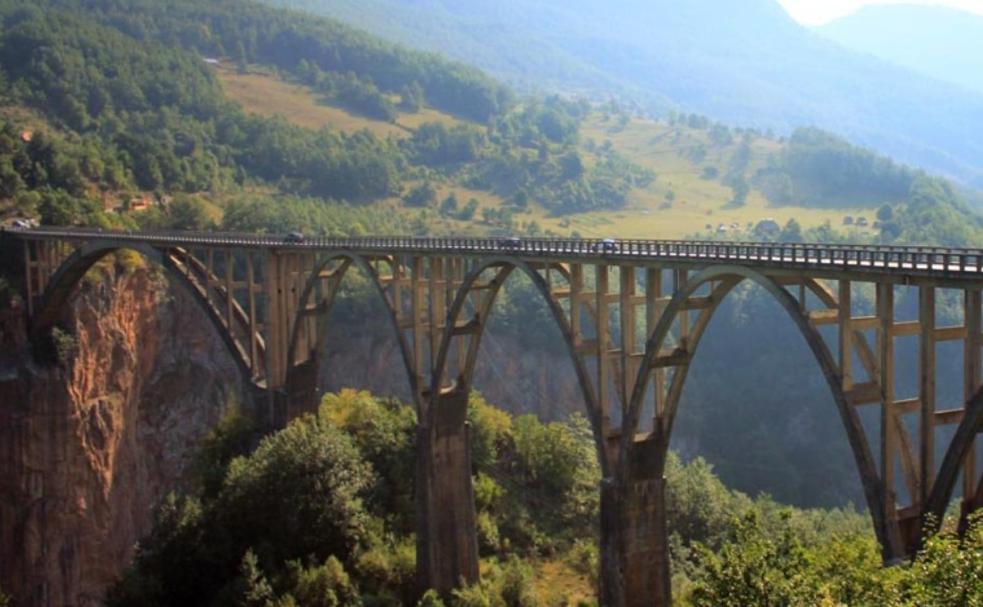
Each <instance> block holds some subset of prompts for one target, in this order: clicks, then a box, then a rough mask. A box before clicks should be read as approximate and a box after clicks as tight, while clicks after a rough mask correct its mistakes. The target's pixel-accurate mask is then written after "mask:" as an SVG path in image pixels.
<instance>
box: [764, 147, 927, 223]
mask: <svg viewBox="0 0 983 607" xmlns="http://www.w3.org/2000/svg"><path fill="white" fill-rule="evenodd" d="M918 175H919V172H918V171H915V170H913V169H910V168H908V167H905V166H903V165H900V164H897V163H895V162H894V161H893V160H891V159H889V158H886V157H884V156H881V155H879V154H876V153H874V152H872V151H870V150H867V149H864V148H860V147H857V146H854V145H851V144H850V143H849V142H847V141H846V140H844V139H842V138H840V137H837V136H836V135H833V134H830V133H828V132H826V131H822V130H820V129H816V128H800V129H797V130H796V131H795V132H794V133H792V136H791V137H789V139H788V141H787V142H786V144H785V146H784V147H783V149H782V151H781V153H780V154H778V155H776V156H775V157H773V158H772V159H771V161H770V163H769V166H768V167H767V168H766V169H764V170H762V171H761V172H759V173H758V175H756V176H755V183H756V184H757V185H759V186H760V187H761V188H762V190H763V191H764V192H765V194H766V195H767V196H768V198H769V199H770V200H771V201H772V202H775V203H777V204H795V205H801V206H832V207H835V206H836V205H849V206H873V205H878V204H884V203H891V204H894V203H898V202H900V201H902V200H904V199H905V198H906V197H907V196H908V192H909V190H910V189H911V186H912V184H913V183H914V181H915V179H916V178H917V177H918Z"/></svg>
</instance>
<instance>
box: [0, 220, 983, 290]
mask: <svg viewBox="0 0 983 607" xmlns="http://www.w3.org/2000/svg"><path fill="white" fill-rule="evenodd" d="M5 230H6V231H9V232H11V233H12V234H16V235H18V236H20V237H22V238H26V239H52V238H54V239H63V240H87V241H91V240H112V241H118V242H142V243H146V244H152V245H163V246H172V247H184V248H196V247H235V248H246V249H277V250H284V251H291V250H292V251H355V252H364V253H373V254H386V255H391V254H394V253H404V254H424V255H448V254H451V255H453V254H462V255H469V256H471V255H495V256H502V255H506V256H517V257H523V258H544V259H550V258H562V259H579V260H583V261H586V262H595V261H597V258H598V257H599V256H601V257H603V258H605V259H609V260H611V261H612V262H619V261H631V262H635V263H638V262H662V263H665V262H676V263H686V262H691V263H694V264H700V265H705V264H706V263H707V262H719V263H726V264H740V265H747V266H751V267H767V268H770V269H782V268H784V269H788V270H793V271H801V270H812V271H819V272H823V273H824V274H826V275H829V276H830V277H832V278H834V279H835V278H837V277H839V276H841V275H842V273H843V272H844V271H845V272H856V273H868V274H873V275H877V276H880V277H894V278H895V279H897V278H898V277H901V278H903V277H905V276H920V277H934V278H938V279H940V280H942V281H943V282H946V283H956V282H962V281H970V282H975V281H979V280H983V249H971V248H956V247H928V246H893V245H854V244H821V243H774V242H737V241H733V242H725V241H696V240H640V239H620V240H610V242H613V243H614V245H615V247H616V249H615V250H606V249H603V247H604V243H605V240H604V239H591V238H578V239H572V238H509V237H497V238H495V237H491V238H488V237H486V238H473V237H454V236H451V237H410V236H366V237H349V238H345V237H330V236H307V237H305V238H304V239H303V241H302V242H291V241H289V240H288V239H287V237H286V236H285V235H279V234H274V235H257V234H249V233H242V232H212V231H208V232H183V231H165V230H146V231H110V230H99V229H89V228H68V229H66V228H6V229H5ZM872 278H873V277H872Z"/></svg>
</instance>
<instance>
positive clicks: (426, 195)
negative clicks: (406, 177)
mask: <svg viewBox="0 0 983 607" xmlns="http://www.w3.org/2000/svg"><path fill="white" fill-rule="evenodd" d="M403 200H404V202H406V204H407V205H409V206H412V207H426V206H430V205H431V204H433V203H434V202H436V200H437V188H435V187H434V186H433V184H432V183H430V182H429V181H424V182H423V183H421V184H420V185H418V186H416V187H414V188H413V189H411V190H410V191H409V193H408V194H407V195H406V196H405V197H404V198H403Z"/></svg>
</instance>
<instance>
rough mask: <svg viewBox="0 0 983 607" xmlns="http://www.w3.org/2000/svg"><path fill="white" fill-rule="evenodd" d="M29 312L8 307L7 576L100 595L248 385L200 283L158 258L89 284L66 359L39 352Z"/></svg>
mask: <svg viewBox="0 0 983 607" xmlns="http://www.w3.org/2000/svg"><path fill="white" fill-rule="evenodd" d="M104 271H105V270H104ZM23 319H24V314H23V312H22V311H20V310H10V311H5V312H4V313H3V316H2V318H0V324H2V327H0V344H2V346H3V355H0V587H2V588H3V590H4V591H5V592H6V593H8V594H10V595H12V596H13V597H14V598H15V602H16V604H17V605H25V606H31V607H34V606H45V607H48V606H58V607H61V606H68V605H71V606H83V605H95V604H98V603H99V601H100V599H101V598H102V597H103V595H104V592H105V590H106V588H107V586H108V585H109V584H110V583H112V581H113V580H115V579H116V578H117V577H118V575H119V574H120V572H121V571H122V569H123V568H124V567H125V566H126V564H127V563H129V561H130V560H131V559H132V557H133V554H134V551H135V546H136V543H137V541H138V540H139V539H140V537H142V536H143V535H145V534H146V533H147V532H148V531H149V530H150V526H151V522H152V517H153V511H154V507H155V505H156V504H157V503H158V502H159V500H160V499H161V497H162V496H164V495H165V494H166V493H167V492H168V491H170V490H172V489H174V488H176V487H180V486H181V485H182V483H183V482H184V481H185V480H186V478H187V472H188V464H189V462H190V459H191V457H192V455H193V453H194V450H195V447H196V445H197V444H198V443H199V441H200V440H201V438H202V437H203V436H204V435H205V434H206V433H207V432H208V431H209V429H210V428H212V427H213V426H214V424H215V423H216V422H217V421H218V420H219V419H220V418H221V416H222V415H223V413H224V412H225V410H226V409H227V407H228V406H229V405H230V404H231V403H235V402H241V399H242V398H243V395H244V390H245V389H244V387H243V385H242V382H241V379H240V376H239V374H238V371H237V369H236V366H235V363H234V362H233V360H232V358H231V357H230V356H229V355H228V354H227V353H226V351H225V350H224V346H223V342H222V341H221V339H219V338H218V335H217V334H216V332H215V330H214V328H213V327H212V326H211V325H210V324H209V322H208V320H207V319H206V318H205V316H204V315H203V314H202V313H201V312H200V310H199V309H198V307H197V305H196V304H195V302H194V301H193V300H192V299H191V297H190V295H188V294H186V293H184V292H183V291H181V290H180V289H176V288H170V287H168V285H167V283H166V282H165V281H164V280H163V279H162V278H161V277H159V276H158V275H157V274H156V273H154V272H152V271H148V270H136V271H132V272H128V273H115V272H109V273H108V275H107V276H105V277H104V279H102V280H98V281H94V282H88V283H86V284H83V286H82V287H81V289H80V293H79V295H78V296H76V297H75V298H74V301H73V304H72V306H71V308H70V309H67V310H66V311H65V314H64V317H63V318H62V323H61V324H62V326H63V327H65V328H66V329H67V330H66V335H67V336H68V338H66V339H64V340H62V348H61V354H62V356H61V358H62V361H61V362H60V363H59V364H56V365H38V364H37V363H35V362H34V361H33V360H32V357H31V356H30V353H29V351H28V348H27V340H26V338H25V336H24V332H25V327H24V326H23V325H24V320H23Z"/></svg>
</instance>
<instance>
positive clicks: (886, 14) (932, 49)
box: [817, 4, 983, 93]
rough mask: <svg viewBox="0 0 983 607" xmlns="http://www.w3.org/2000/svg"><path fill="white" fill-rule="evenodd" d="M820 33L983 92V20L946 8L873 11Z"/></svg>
mask: <svg viewBox="0 0 983 607" xmlns="http://www.w3.org/2000/svg"><path fill="white" fill-rule="evenodd" d="M817 31H819V33H820V34H822V35H823V36H826V37H827V38H829V39H831V40H835V41H836V42H838V43H840V44H842V45H843V46H845V47H847V48H851V49H854V50H857V51H861V52H865V53H870V54H872V55H875V56H877V57H880V58H881V59H885V60H887V61H891V62H893V63H896V64H898V65H901V66H904V67H908V68H911V69H913V70H916V71H918V72H921V73H923V74H928V75H931V76H934V77H936V78H939V79H941V80H947V81H949V82H953V83H955V84H959V85H962V86H964V87H966V88H969V89H973V90H975V91H977V92H981V93H983V16H979V15H974V14H972V13H967V12H963V11H958V10H954V9H951V8H946V7H941V6H919V5H914V4H897V5H884V6H868V7H865V8H863V9H861V10H860V11H858V12H856V13H854V14H852V15H849V16H847V17H843V18H842V19H837V20H836V21H833V22H832V23H829V24H827V25H824V26H822V27H820V28H818V29H817Z"/></svg>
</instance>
